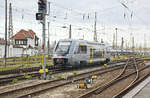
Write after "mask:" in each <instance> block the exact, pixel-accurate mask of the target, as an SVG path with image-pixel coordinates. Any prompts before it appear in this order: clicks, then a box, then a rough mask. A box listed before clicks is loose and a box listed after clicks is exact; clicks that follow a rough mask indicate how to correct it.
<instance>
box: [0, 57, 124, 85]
mask: <svg viewBox="0 0 150 98" xmlns="http://www.w3.org/2000/svg"><path fill="white" fill-rule="evenodd" d="M125 61H126V60H119V61H115V62H112V63H109V64H115V63H122V64H123V63H124V62H125ZM90 67H91V66H90ZM48 68H49V72H52V73H53V74H57V73H62V72H66V71H73V70H77V69H71V68H59V67H48ZM87 68H88V67H87ZM39 69H40V68H39V67H36V68H35V69H33V68H29V69H24V70H23V69H21V70H16V72H22V73H20V74H12V75H8V76H7V75H6V76H5V75H4V76H2V77H0V85H5V84H8V83H11V82H12V81H13V79H18V80H25V79H26V78H25V77H24V76H25V75H29V76H32V77H33V78H34V77H40V74H39V72H38V71H35V72H32V71H33V70H39ZM27 71H29V72H28V73H26V72H27ZM7 73H14V71H10V72H7ZM24 73H26V74H24ZM3 74H4V73H3Z"/></svg>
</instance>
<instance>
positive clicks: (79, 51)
mask: <svg viewBox="0 0 150 98" xmlns="http://www.w3.org/2000/svg"><path fill="white" fill-rule="evenodd" d="M78 53H81V54H86V53H87V46H85V45H84V46H79V48H78Z"/></svg>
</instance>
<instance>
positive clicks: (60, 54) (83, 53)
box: [52, 39, 110, 66]
mask: <svg viewBox="0 0 150 98" xmlns="http://www.w3.org/2000/svg"><path fill="white" fill-rule="evenodd" d="M108 51H109V47H107V46H106V45H105V44H104V43H98V42H89V41H86V40H73V39H64V40H60V41H58V43H57V44H56V46H55V48H54V50H53V56H52V60H53V64H54V65H61V66H78V65H89V64H95V63H102V62H108V61H109V60H110V53H109V52H108Z"/></svg>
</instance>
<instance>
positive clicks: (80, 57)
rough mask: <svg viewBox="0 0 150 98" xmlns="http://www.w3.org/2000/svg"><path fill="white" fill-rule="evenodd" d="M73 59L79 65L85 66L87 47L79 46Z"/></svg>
mask: <svg viewBox="0 0 150 98" xmlns="http://www.w3.org/2000/svg"><path fill="white" fill-rule="evenodd" d="M75 58H76V60H77V61H78V62H79V64H86V63H87V60H88V56H87V45H85V44H79V46H78V48H77V52H76V53H75Z"/></svg>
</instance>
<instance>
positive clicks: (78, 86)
mask: <svg viewBox="0 0 150 98" xmlns="http://www.w3.org/2000/svg"><path fill="white" fill-rule="evenodd" d="M77 88H83V89H87V88H88V87H87V84H86V83H79V84H78V85H77Z"/></svg>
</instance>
